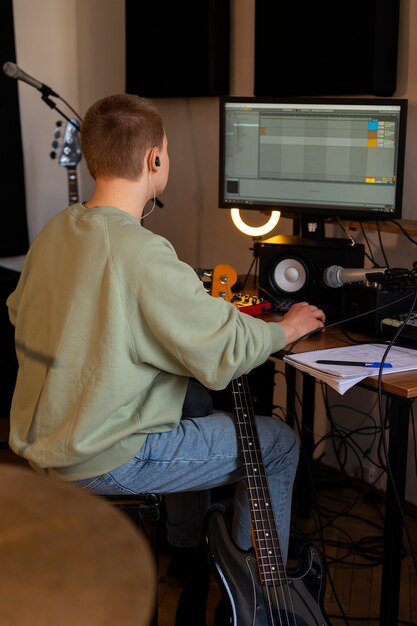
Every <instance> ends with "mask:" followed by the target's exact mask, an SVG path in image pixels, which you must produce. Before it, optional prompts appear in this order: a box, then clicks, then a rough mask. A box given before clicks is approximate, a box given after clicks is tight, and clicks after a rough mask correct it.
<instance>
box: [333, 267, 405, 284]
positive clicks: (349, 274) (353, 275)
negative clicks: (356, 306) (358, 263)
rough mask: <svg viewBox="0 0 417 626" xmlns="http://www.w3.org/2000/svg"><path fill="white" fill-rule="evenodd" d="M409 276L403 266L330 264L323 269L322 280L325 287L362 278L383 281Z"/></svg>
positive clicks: (355, 281)
mask: <svg viewBox="0 0 417 626" xmlns="http://www.w3.org/2000/svg"><path fill="white" fill-rule="evenodd" d="M409 276H410V272H409V270H407V269H403V268H396V269H388V268H387V267H376V268H368V269H366V268H363V267H353V268H346V267H340V266H339V265H331V266H330V267H328V268H327V269H325V270H324V273H323V282H324V284H325V285H326V286H327V287H342V286H343V285H345V284H346V283H357V282H360V281H363V280H370V281H373V282H384V281H386V280H394V279H402V278H406V277H407V278H408V277H409Z"/></svg>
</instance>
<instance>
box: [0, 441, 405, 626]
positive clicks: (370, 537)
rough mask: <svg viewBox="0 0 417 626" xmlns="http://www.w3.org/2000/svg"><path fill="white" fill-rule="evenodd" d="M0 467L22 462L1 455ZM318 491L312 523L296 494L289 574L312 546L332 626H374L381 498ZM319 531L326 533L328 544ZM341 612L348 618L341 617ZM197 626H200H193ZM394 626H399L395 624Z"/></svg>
mask: <svg viewBox="0 0 417 626" xmlns="http://www.w3.org/2000/svg"><path fill="white" fill-rule="evenodd" d="M0 462H18V463H19V459H17V458H16V457H14V455H11V454H10V453H8V452H5V451H2V453H1V457H0ZM324 483H325V486H324V487H323V486H321V487H317V491H316V498H317V504H316V505H315V506H314V507H313V509H312V514H311V516H310V517H309V518H307V519H303V520H300V519H299V517H298V515H297V504H296V502H297V489H295V494H294V502H295V504H294V510H293V524H292V533H291V537H292V540H291V546H293V548H292V549H291V550H290V558H289V562H288V566H289V568H291V567H292V568H295V567H296V563H297V561H296V559H294V558H293V556H294V555H293V552H294V546H297V545H300V544H301V543H303V542H308V543H310V542H312V543H314V544H315V545H316V546H317V547H318V548H319V549H320V550H321V552H322V554H323V555H324V556H325V558H326V561H327V568H328V581H327V588H326V593H325V600H324V608H325V612H326V614H327V616H328V619H329V622H330V623H331V624H332V625H333V626H346V625H347V624H348V625H359V626H374V625H375V624H378V619H379V601H380V581H381V566H380V561H381V555H382V532H383V496H381V495H380V494H378V493H376V492H369V491H367V492H361V489H360V487H359V486H355V488H353V487H352V486H349V487H347V486H343V485H342V486H341V485H340V484H338V483H337V482H334V481H332V479H330V480H327V481H324ZM406 523H407V526H408V528H409V531H410V534H411V537H412V543H413V549H414V552H415V553H416V552H417V516H416V514H415V511H411V512H409V514H407V515H406ZM319 528H322V533H323V537H324V542H322V541H321V537H320V532H319ZM403 550H404V557H403V560H402V574H401V598H400V612H399V622H398V623H399V624H415V625H417V577H416V572H415V569H414V565H413V560H412V558H411V556H410V545H409V544H408V542H407V539H406V537H405V535H404V542H403ZM170 558H171V557H170V555H169V554H165V553H163V554H161V555H160V584H159V626H174V624H175V614H176V607H177V602H178V598H179V596H180V593H181V587H179V586H176V585H173V584H171V583H169V582H167V581H166V577H165V573H166V568H167V565H168V563H169V561H170ZM220 597H221V594H220V590H219V588H218V586H217V584H216V582H215V581H214V578H213V577H212V578H211V583H210V591H209V600H208V606H207V611H206V623H207V626H213V625H214V609H215V607H216V605H217V603H218V601H219V599H220ZM342 612H343V613H344V614H345V616H346V617H345V618H343V617H342ZM193 626H197V625H193ZM390 626H396V625H395V624H392V625H390Z"/></svg>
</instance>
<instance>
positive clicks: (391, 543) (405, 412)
mask: <svg viewBox="0 0 417 626" xmlns="http://www.w3.org/2000/svg"><path fill="white" fill-rule="evenodd" d="M409 412H410V404H409V400H407V399H405V398H400V397H398V396H392V397H391V419H390V431H389V451H388V456H389V462H390V466H391V470H392V474H393V479H394V484H395V486H396V490H397V493H398V499H399V503H400V506H401V508H403V507H404V499H405V483H406V473H407V449H408V421H409ZM402 537H403V521H402V518H401V515H400V511H399V507H398V502H397V498H396V496H395V491H394V488H393V486H392V484H391V481H390V479H389V477H388V479H387V492H386V501H385V526H384V554H383V562H382V581H381V600H380V618H379V623H380V626H396V625H397V624H398V609H399V601H400V583H401V549H402Z"/></svg>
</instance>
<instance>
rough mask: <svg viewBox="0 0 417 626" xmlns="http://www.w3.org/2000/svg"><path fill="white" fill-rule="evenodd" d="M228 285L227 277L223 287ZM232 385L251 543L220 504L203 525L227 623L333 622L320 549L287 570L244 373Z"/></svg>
mask: <svg viewBox="0 0 417 626" xmlns="http://www.w3.org/2000/svg"><path fill="white" fill-rule="evenodd" d="M223 277H224V273H223ZM225 284H227V281H225V280H223V287H224V285H225ZM214 288H215V289H217V286H215V287H214ZM223 291H224V289H223ZM226 291H227V289H226ZM226 297H227V294H226ZM231 387H232V395H233V401H234V408H235V422H236V432H237V437H238V441H239V445H240V451H241V456H242V463H243V469H244V476H245V481H246V486H247V491H248V500H249V507H250V515H251V526H252V543H253V547H252V548H251V549H250V550H249V551H245V550H241V549H240V548H239V547H238V546H237V545H236V544H235V543H234V541H233V539H232V537H231V535H230V532H229V529H228V525H227V522H226V520H225V517H224V514H223V510H222V508H221V507H214V508H212V509H210V510H209V512H208V513H207V515H206V518H205V524H204V526H205V536H204V539H205V543H206V546H207V549H208V554H209V559H210V561H211V564H212V566H213V569H214V571H215V572H216V574H217V578H218V581H219V584H220V586H221V589H222V592H223V595H224V597H225V600H226V604H227V607H228V613H229V624H230V625H233V626H330V622H329V621H328V620H327V618H326V617H325V614H324V611H323V598H324V592H325V588H326V570H325V565H324V561H323V558H322V556H321V554H320V552H319V550H318V549H317V548H316V547H315V546H313V545H305V546H303V548H302V549H301V551H300V555H299V563H298V570H297V571H296V572H295V573H294V574H293V575H292V576H289V575H287V572H286V568H285V564H284V561H283V558H282V553H281V548H280V543H279V535H278V531H277V528H276V524H275V519H274V514H273V511H272V506H271V498H270V494H269V487H268V482H267V479H266V474H265V469H264V465H263V460H262V451H261V448H260V444H259V438H258V432H257V428H256V422H255V417H254V413H253V408H252V400H251V396H250V392H249V385H248V381H247V378H246V376H241V377H239V378H237V379H236V380H233V381H232V383H231Z"/></svg>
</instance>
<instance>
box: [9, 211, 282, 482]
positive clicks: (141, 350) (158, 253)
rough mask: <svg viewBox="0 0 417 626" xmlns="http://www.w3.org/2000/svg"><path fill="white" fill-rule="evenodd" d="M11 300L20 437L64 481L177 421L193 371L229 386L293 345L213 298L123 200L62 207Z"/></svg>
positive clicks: (15, 428)
mask: <svg viewBox="0 0 417 626" xmlns="http://www.w3.org/2000/svg"><path fill="white" fill-rule="evenodd" d="M7 305H8V307H9V315H10V320H11V322H12V323H13V324H14V325H15V327H16V350H17V355H18V360H19V372H18V377H17V384H16V389H15V393H14V396H13V402H12V409H11V420H10V422H11V433H10V445H11V447H12V449H13V450H14V451H15V452H16V453H17V454H19V455H21V456H23V457H25V458H26V459H28V461H29V462H30V464H31V465H32V467H33V468H34V469H36V470H37V471H39V472H48V473H51V474H58V475H59V476H60V477H61V478H63V479H64V480H80V479H83V478H89V477H91V476H96V475H99V474H102V473H104V472H106V471H110V470H111V469H114V468H115V467H118V466H120V465H122V464H123V463H126V462H127V461H128V460H130V459H131V458H132V457H133V456H134V455H135V454H136V453H137V451H138V450H139V449H140V447H141V445H142V444H143V442H144V440H145V438H146V435H147V433H152V432H163V431H168V430H170V429H172V428H174V427H175V426H176V425H177V424H178V422H179V420H180V417H181V410H182V404H183V400H184V397H185V391H186V387H187V383H188V378H189V377H190V376H192V377H195V378H196V379H198V380H199V381H200V382H201V383H203V384H204V385H206V386H207V387H208V388H211V389H222V388H224V387H226V385H227V384H228V383H229V382H230V380H231V379H232V378H235V377H237V376H240V375H242V374H244V373H247V372H249V371H250V370H251V369H253V368H254V367H256V366H257V365H260V364H261V363H263V362H264V361H265V360H266V359H267V357H268V356H269V355H270V354H271V353H273V352H275V351H277V350H279V349H280V348H282V347H283V346H284V334H283V331H282V329H281V327H280V326H279V324H276V323H266V322H264V321H262V320H260V319H256V318H253V317H250V316H249V315H246V314H244V313H240V312H239V311H238V310H237V309H236V307H234V306H233V305H232V304H230V303H228V302H226V301H224V300H223V299H221V298H213V297H211V296H210V295H208V294H207V292H206V291H205V289H204V287H203V285H202V283H201V282H200V280H199V278H198V276H197V275H196V273H195V272H194V270H193V269H192V268H191V267H189V266H188V265H186V264H185V263H183V262H181V261H179V260H178V258H177V256H176V253H175V251H174V249H173V247H172V245H171V244H170V243H169V242H168V241H167V240H166V239H164V238H162V237H160V236H157V235H155V234H153V233H152V232H150V231H149V230H147V229H145V228H143V227H142V226H141V225H140V224H139V222H138V221H137V220H136V219H135V218H134V217H132V216H130V215H129V214H127V213H125V212H124V211H120V210H119V209H116V208H114V207H98V208H94V209H86V208H85V207H84V206H83V205H82V204H75V205H73V206H72V207H69V209H67V210H65V211H63V212H62V213H60V214H58V215H56V216H55V217H54V218H53V219H52V220H51V221H50V222H49V223H48V224H47V225H46V226H45V228H44V229H43V230H42V232H41V233H40V234H39V236H38V237H37V239H36V240H35V242H34V243H33V245H32V246H31V249H30V251H29V253H28V255H27V257H26V260H25V264H24V267H23V270H22V275H21V278H20V280H19V284H18V286H17V289H16V291H14V292H13V293H12V294H11V295H10V297H9V299H8V301H7Z"/></svg>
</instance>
